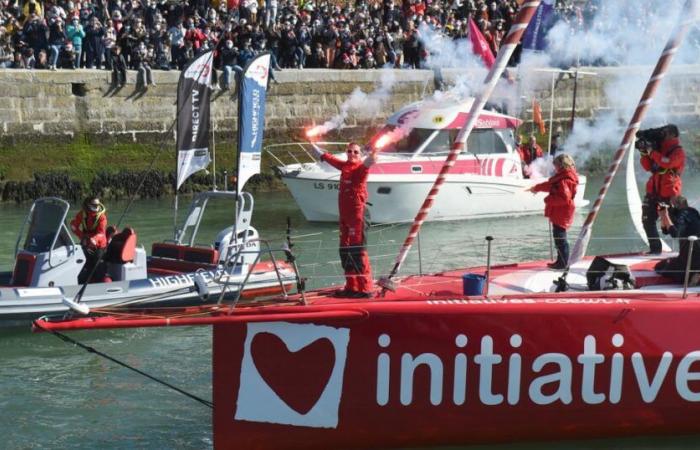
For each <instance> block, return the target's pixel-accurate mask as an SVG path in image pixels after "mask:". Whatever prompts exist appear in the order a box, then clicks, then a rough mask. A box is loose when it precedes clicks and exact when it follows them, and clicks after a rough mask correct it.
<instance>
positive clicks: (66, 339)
mask: <svg viewBox="0 0 700 450" xmlns="http://www.w3.org/2000/svg"><path fill="white" fill-rule="evenodd" d="M34 325H36V326H37V327H39V328H41V329H42V330H44V331H48V332H49V333H51V334H53V335H54V336H56V337H57V338H59V339H61V340H62V341H63V342H66V343H68V344H73V345H76V346H78V347H80V348H82V349H83V350H85V351H87V352H88V353H94V354H96V355H97V356H101V357H103V358H105V359H107V360H109V361H112V362H113V363H116V364H118V365H120V366H122V367H124V368H126V369H129V370H132V371H134V372H136V373H138V374H139V375H142V376H144V377H146V378H148V379H150V380H152V381H155V382H156V383H159V384H162V385H163V386H165V387H168V388H170V389H172V390H174V391H176V392H179V393H180V394H182V395H184V396H186V397H189V398H191V399H192V400H195V401H197V402H199V403H201V404H203V405H204V406H208V407H209V408H211V409H214V403H213V402H210V401H209V400H205V399H203V398H201V397H197V396H196V395H194V394H191V393H189V392H187V391H185V390H183V389H180V388H179V387H177V386H174V385H172V384H170V383H168V382H167V381H163V380H161V379H159V378H156V377H154V376H153V375H149V374H147V373H146V372H144V371H142V370H139V369H137V368H136V367H133V366H130V365H128V364H126V363H125V362H122V361H120V360H118V359H116V358H113V357H111V356H109V355H108V354H106V353H103V352H101V351H99V350H97V349H96V348H94V347H91V346H89V345H85V344H83V343H82V342H78V341H76V340H75V339H73V338H71V337H69V336H66V335H65V334H63V333H60V332H58V331H56V330H50V329H47V328H44V327H43V326H42V325H41V320H35V321H34Z"/></svg>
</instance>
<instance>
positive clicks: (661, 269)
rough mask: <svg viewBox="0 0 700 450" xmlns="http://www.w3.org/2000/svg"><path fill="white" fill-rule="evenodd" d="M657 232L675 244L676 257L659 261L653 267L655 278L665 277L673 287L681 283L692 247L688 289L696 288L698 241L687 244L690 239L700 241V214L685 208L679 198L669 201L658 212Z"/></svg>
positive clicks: (685, 203)
mask: <svg viewBox="0 0 700 450" xmlns="http://www.w3.org/2000/svg"><path fill="white" fill-rule="evenodd" d="M659 217H660V218H661V231H662V232H663V233H664V234H667V235H670V236H672V237H674V238H676V239H678V241H679V245H678V255H677V256H674V257H671V258H666V259H662V260H661V261H659V262H658V263H657V264H656V265H655V266H654V271H655V272H656V273H658V274H659V275H662V276H665V277H669V278H671V279H673V280H674V281H675V282H676V283H683V282H684V281H685V269H686V267H688V259H689V258H691V255H690V247H691V246H692V247H693V254H692V260H691V263H690V274H689V277H688V280H689V285H690V286H697V285H698V281H699V280H700V241H690V240H689V239H688V238H689V237H691V236H696V237H700V213H698V210H697V209H695V208H693V207H691V206H690V205H688V199H686V198H685V197H683V196H681V195H677V196H675V197H671V199H670V202H669V204H665V203H664V204H662V205H661V207H660V208H659Z"/></svg>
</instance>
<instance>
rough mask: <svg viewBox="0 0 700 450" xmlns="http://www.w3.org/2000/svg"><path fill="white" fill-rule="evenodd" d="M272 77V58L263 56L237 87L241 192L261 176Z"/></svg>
mask: <svg viewBox="0 0 700 450" xmlns="http://www.w3.org/2000/svg"><path fill="white" fill-rule="evenodd" d="M269 76H270V54H269V53H268V52H265V53H260V54H259V55H257V56H256V57H255V58H253V59H252V60H251V61H250V62H249V63H248V65H247V66H246V67H245V69H243V73H241V74H240V81H239V85H238V176H237V177H236V178H237V180H236V190H237V192H239V193H240V192H241V191H242V190H243V186H244V185H245V183H246V181H248V179H249V178H250V177H252V176H253V175H255V174H258V173H260V159H261V157H262V140H263V129H264V126H265V98H266V96H267V82H268V78H269Z"/></svg>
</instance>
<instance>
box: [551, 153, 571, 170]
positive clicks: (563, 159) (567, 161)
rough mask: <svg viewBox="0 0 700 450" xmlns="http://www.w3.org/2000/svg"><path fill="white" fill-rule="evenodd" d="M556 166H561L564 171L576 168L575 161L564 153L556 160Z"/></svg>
mask: <svg viewBox="0 0 700 450" xmlns="http://www.w3.org/2000/svg"><path fill="white" fill-rule="evenodd" d="M554 164H555V165H558V166H560V167H561V168H562V169H568V168H570V167H576V164H575V163H574V159H573V158H572V157H571V156H569V155H567V154H566V153H562V154H561V155H559V156H557V157H556V158H554Z"/></svg>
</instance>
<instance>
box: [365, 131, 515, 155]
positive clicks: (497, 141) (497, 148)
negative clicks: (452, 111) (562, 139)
mask: <svg viewBox="0 0 700 450" xmlns="http://www.w3.org/2000/svg"><path fill="white" fill-rule="evenodd" d="M397 128H398V127H396V126H395V125H388V126H386V127H384V128H383V129H382V130H381V131H380V132H379V133H378V134H377V135H376V136H375V137H374V138H373V139H372V144H374V143H376V142H377V141H378V140H379V139H380V138H381V137H382V136H383V135H385V134H386V133H394V132H397V133H401V132H400V131H396V130H397ZM402 134H403V136H402V137H401V139H399V140H397V141H396V142H393V143H389V144H387V145H385V146H384V147H382V149H381V152H382V153H409V154H412V153H416V151H417V150H418V149H419V148H421V146H423V145H425V147H424V148H423V150H422V151H421V153H422V154H427V153H430V154H434V153H447V152H449V151H450V147H451V146H452V144H453V143H454V141H455V139H456V138H457V135H458V134H459V129H457V128H453V129H443V130H434V129H430V128H411V129H410V130H409V131H408V132H406V133H405V134H404V133H402ZM513 140H514V139H513V131H512V130H510V129H491V128H483V129H475V130H472V132H471V134H470V135H469V139H468V140H467V148H468V149H469V151H470V152H472V153H477V154H489V153H508V148H507V146H506V142H510V141H513Z"/></svg>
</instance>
